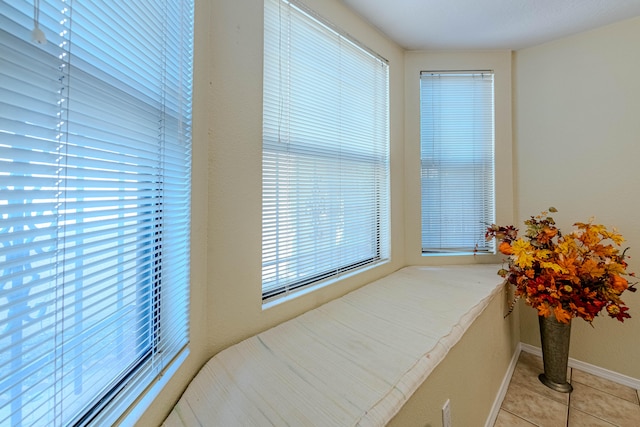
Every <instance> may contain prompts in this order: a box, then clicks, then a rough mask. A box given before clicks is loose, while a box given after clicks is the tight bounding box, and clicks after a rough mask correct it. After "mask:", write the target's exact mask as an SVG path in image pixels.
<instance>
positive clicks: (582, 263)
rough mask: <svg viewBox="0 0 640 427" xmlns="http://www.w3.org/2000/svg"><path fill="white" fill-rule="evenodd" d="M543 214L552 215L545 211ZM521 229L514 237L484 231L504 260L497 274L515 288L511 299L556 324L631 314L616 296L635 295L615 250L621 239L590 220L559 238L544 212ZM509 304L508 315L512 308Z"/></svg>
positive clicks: (509, 229)
mask: <svg viewBox="0 0 640 427" xmlns="http://www.w3.org/2000/svg"><path fill="white" fill-rule="evenodd" d="M549 212H557V210H556V209H555V208H549ZM524 223H525V225H526V226H527V230H526V232H525V235H524V236H523V237H518V229H517V228H515V227H513V226H497V225H495V224H492V225H491V226H489V227H488V228H487V232H486V235H485V236H486V238H487V240H491V239H494V238H495V239H497V240H498V241H499V242H500V244H499V246H498V250H499V251H500V252H501V253H502V254H504V255H507V256H508V260H507V261H508V268H507V269H505V268H503V269H501V270H500V271H499V272H498V274H499V275H500V276H502V277H504V278H505V279H506V281H507V282H509V283H511V284H513V285H515V288H516V290H515V299H514V303H513V304H515V301H516V300H517V299H518V298H520V297H524V299H525V302H526V303H527V304H528V305H530V306H532V307H534V308H536V309H537V310H538V315H540V316H545V317H549V316H550V315H551V313H552V312H553V314H554V315H555V317H556V319H557V320H558V321H559V322H562V323H569V321H570V320H571V319H572V318H573V317H581V318H583V319H584V320H586V321H587V322H589V323H591V322H592V321H593V319H594V318H595V317H596V316H597V315H598V313H600V311H601V310H603V309H605V310H606V311H607V313H608V314H609V316H611V317H612V318H615V319H617V320H619V321H621V322H624V319H625V318H630V317H631V316H630V315H629V314H628V313H627V311H628V310H629V308H628V307H626V305H625V303H624V302H623V301H622V300H621V299H620V295H621V294H622V293H623V292H624V291H625V290H629V291H631V292H635V291H636V289H635V285H636V284H635V283H634V284H631V285H630V284H629V282H628V281H627V279H625V277H623V276H627V277H629V276H630V277H635V274H634V273H629V272H627V263H626V262H625V252H626V251H627V249H628V248H627V249H625V250H624V251H622V252H620V250H619V247H620V245H621V244H622V242H623V241H624V238H623V237H622V235H620V234H619V233H617V232H616V231H615V230H614V231H609V230H607V228H606V227H605V226H603V225H600V224H594V223H593V219H591V220H590V221H589V222H587V223H581V222H578V223H575V224H574V227H576V229H575V230H574V231H573V232H571V233H570V234H566V235H562V233H561V232H560V230H558V228H557V227H556V225H555V222H554V220H553V218H552V217H551V216H550V215H549V213H548V212H542V213H541V214H540V215H538V216H535V217H533V216H532V217H531V219H529V220H527V221H525V222H524ZM513 304H512V306H511V309H510V310H509V313H511V311H512V310H513Z"/></svg>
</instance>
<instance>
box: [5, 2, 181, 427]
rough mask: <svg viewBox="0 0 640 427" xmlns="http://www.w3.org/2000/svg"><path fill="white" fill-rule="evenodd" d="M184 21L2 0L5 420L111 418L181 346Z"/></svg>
mask: <svg viewBox="0 0 640 427" xmlns="http://www.w3.org/2000/svg"><path fill="white" fill-rule="evenodd" d="M192 20H193V19H192V4H191V3H190V2H189V1H188V0H183V1H167V0H148V1H145V2H110V1H93V2H70V1H67V0H45V1H35V7H34V3H31V2H23V1H20V2H18V1H10V2H9V3H4V4H3V13H2V15H1V16H0V424H1V425H20V426H44V425H47V426H63V425H64V426H68V425H85V424H90V423H96V424H102V425H110V424H111V423H112V422H113V421H114V420H115V419H116V418H117V417H119V416H120V415H121V414H122V413H123V411H124V408H126V407H127V406H129V405H130V404H131V403H132V402H133V399H134V398H136V397H138V395H139V393H140V392H141V390H143V389H144V388H145V387H147V386H149V385H150V384H151V382H152V381H153V380H154V379H155V378H157V377H158V376H159V375H160V374H161V372H162V371H163V370H164V368H165V367H166V366H168V365H169V363H170V362H171V361H172V359H173V358H174V357H175V356H176V355H177V354H179V352H180V351H181V350H182V349H183V348H184V347H185V346H186V344H187V339H188V323H187V321H188V319H187V312H188V307H187V304H188V274H189V216H190V212H189V199H190V132H191V130H190V126H191V125H190V123H191V101H190V99H191V98H190V97H191V52H192V49H191V44H192V43H191V34H192ZM34 26H35V30H34ZM32 30H34V32H33V34H34V35H35V36H37V37H36V38H37V41H38V42H39V43H35V42H32V41H31V38H32ZM40 31H41V32H42V34H43V35H44V36H43V35H42V34H40ZM44 37H46V40H45V39H44ZM118 408H120V409H118Z"/></svg>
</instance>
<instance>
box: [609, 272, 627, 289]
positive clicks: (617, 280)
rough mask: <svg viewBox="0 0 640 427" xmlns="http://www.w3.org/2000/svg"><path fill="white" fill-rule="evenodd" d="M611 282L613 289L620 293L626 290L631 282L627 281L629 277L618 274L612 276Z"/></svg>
mask: <svg viewBox="0 0 640 427" xmlns="http://www.w3.org/2000/svg"><path fill="white" fill-rule="evenodd" d="M611 282H612V285H613V289H614V290H615V291H616V292H618V293H622V292H624V291H625V290H626V289H627V287H628V286H629V282H627V279H625V278H624V277H620V276H618V275H614V276H611Z"/></svg>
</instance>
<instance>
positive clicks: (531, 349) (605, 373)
mask: <svg viewBox="0 0 640 427" xmlns="http://www.w3.org/2000/svg"><path fill="white" fill-rule="evenodd" d="M522 351H526V352H527V353H531V354H535V355H537V356H540V357H542V349H541V348H540V347H535V346H533V345H530V344H525V343H522V342H521V343H518V346H517V347H516V350H515V351H514V352H513V357H512V358H511V363H509V368H508V369H507V372H506V373H505V376H504V378H503V379H502V384H501V385H500V390H499V391H498V395H497V396H496V399H495V401H494V402H493V406H492V408H491V412H490V413H489V417H488V418H487V422H486V423H485V427H492V426H493V425H494V424H495V422H496V418H498V413H499V412H500V406H501V405H502V401H503V400H504V396H505V395H506V394H507V389H508V388H509V382H511V376H512V375H513V371H514V370H515V369H516V364H517V363H518V358H519V357H520V353H521V352H522ZM569 367H570V368H576V369H579V370H581V371H583V372H586V373H588V374H591V375H595V376H597V377H600V378H604V379H606V380H610V381H613V382H615V383H618V384H622V385H625V386H627V387H631V388H634V389H636V390H640V379H637V378H633V377H629V376H627V375H623V374H620V373H618V372H614V371H610V370H608V369H604V368H601V367H599V366H595V365H592V364H590V363H586V362H582V361H581V360H576V359H573V358H571V357H570V358H569Z"/></svg>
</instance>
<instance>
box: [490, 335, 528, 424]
mask: <svg viewBox="0 0 640 427" xmlns="http://www.w3.org/2000/svg"><path fill="white" fill-rule="evenodd" d="M521 344H522V343H519V344H518V346H517V347H516V351H514V352H513V356H512V357H511V362H510V363H509V368H507V372H506V373H505V374H504V378H502V384H500V389H499V390H498V395H497V396H496V399H495V400H494V401H493V406H492V407H491V412H490V413H489V417H488V418H487V422H486V423H485V424H484V426H485V427H493V425H494V424H495V423H496V418H498V413H499V412H500V406H502V401H503V400H504V397H505V395H506V394H507V389H508V388H509V383H510V382H511V377H512V376H513V371H515V369H516V364H517V363H518V358H519V357H520V351H521V348H520V345H521Z"/></svg>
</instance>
